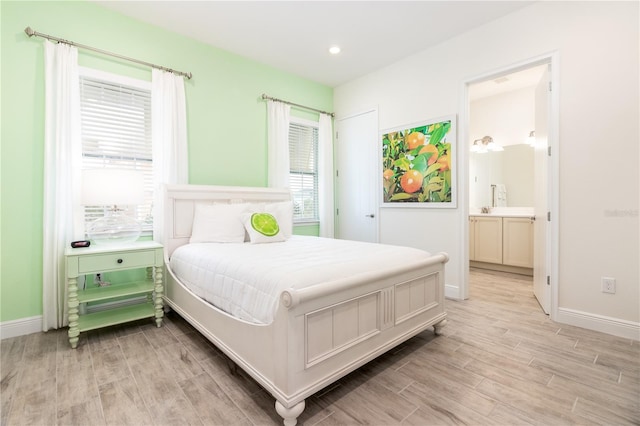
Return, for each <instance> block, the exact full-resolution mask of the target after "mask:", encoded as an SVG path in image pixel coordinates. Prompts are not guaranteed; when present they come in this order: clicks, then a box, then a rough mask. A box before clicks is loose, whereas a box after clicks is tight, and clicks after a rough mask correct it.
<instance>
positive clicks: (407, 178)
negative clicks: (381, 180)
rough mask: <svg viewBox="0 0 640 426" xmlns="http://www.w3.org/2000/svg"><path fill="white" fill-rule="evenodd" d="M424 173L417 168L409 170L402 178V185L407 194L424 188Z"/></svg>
mask: <svg viewBox="0 0 640 426" xmlns="http://www.w3.org/2000/svg"><path fill="white" fill-rule="evenodd" d="M422 179H423V177H422V174H421V173H420V172H419V171H417V170H409V171H408V172H406V173H405V174H403V175H402V177H401V178H400V186H401V187H402V189H404V192H406V193H407V194H413V193H414V192H416V191H417V190H419V189H420V188H422Z"/></svg>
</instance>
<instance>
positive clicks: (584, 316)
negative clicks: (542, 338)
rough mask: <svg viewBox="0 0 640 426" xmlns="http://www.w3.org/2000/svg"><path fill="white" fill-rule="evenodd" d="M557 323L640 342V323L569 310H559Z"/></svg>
mask: <svg viewBox="0 0 640 426" xmlns="http://www.w3.org/2000/svg"><path fill="white" fill-rule="evenodd" d="M556 322H559V323H563V324H569V325H573V326H576V327H582V328H586V329H589V330H594V331H600V332H602V333H607V334H612V335H614V336H619V337H624V338H626V339H632V340H636V341H640V323H638V322H633V321H627V320H623V319H619V318H612V317H607V316H604V315H597V314H590V313H588V312H582V311H576V310H575V309H569V308H558V318H557V319H556Z"/></svg>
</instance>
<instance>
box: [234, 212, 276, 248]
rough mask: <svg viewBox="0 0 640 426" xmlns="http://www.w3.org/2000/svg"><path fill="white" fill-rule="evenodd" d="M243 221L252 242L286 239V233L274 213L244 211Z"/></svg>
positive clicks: (271, 241) (272, 241) (270, 241)
mask: <svg viewBox="0 0 640 426" xmlns="http://www.w3.org/2000/svg"><path fill="white" fill-rule="evenodd" d="M242 223H243V224H244V228H245V229H246V230H247V233H248V234H249V241H251V244H259V243H274V242H278V241H285V237H284V234H283V233H282V232H281V231H280V225H279V224H278V220H277V219H276V218H275V216H274V215H272V214H271V213H267V212H254V213H244V214H243V215H242Z"/></svg>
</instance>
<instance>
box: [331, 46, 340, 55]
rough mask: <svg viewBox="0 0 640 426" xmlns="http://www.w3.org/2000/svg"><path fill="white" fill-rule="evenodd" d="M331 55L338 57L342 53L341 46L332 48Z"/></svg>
mask: <svg viewBox="0 0 640 426" xmlns="http://www.w3.org/2000/svg"><path fill="white" fill-rule="evenodd" d="M329 53H331V54H332V55H337V54H338V53H340V46H331V47H330V48H329Z"/></svg>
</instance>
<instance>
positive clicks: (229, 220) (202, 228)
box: [189, 204, 249, 243]
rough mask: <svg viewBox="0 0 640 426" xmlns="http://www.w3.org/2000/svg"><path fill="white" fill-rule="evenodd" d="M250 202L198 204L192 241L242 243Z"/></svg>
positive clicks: (194, 215) (192, 229)
mask: <svg viewBox="0 0 640 426" xmlns="http://www.w3.org/2000/svg"><path fill="white" fill-rule="evenodd" d="M248 206H249V205H248V204H212V205H204V204H196V208H195V212H194V214H193V227H192V228H191V238H190V239H189V242H190V243H242V242H244V226H243V224H242V218H241V217H240V215H241V214H242V213H244V212H245V211H247V209H248Z"/></svg>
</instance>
